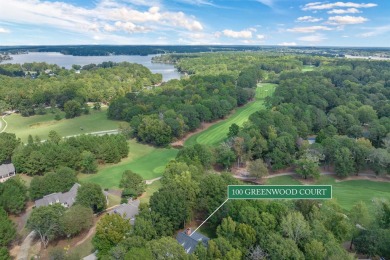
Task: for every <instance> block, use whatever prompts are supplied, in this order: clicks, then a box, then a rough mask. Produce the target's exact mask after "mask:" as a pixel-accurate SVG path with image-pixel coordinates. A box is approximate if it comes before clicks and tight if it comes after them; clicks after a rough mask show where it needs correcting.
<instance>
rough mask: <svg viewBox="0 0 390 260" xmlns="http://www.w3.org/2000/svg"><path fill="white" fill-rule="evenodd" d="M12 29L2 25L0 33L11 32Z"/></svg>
mask: <svg viewBox="0 0 390 260" xmlns="http://www.w3.org/2000/svg"><path fill="white" fill-rule="evenodd" d="M9 32H10V30H8V29H5V28H2V27H0V33H9Z"/></svg>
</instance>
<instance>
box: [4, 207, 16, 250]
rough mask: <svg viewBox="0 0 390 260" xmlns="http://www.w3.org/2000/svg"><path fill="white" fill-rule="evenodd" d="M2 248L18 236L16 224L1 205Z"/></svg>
mask: <svg viewBox="0 0 390 260" xmlns="http://www.w3.org/2000/svg"><path fill="white" fill-rule="evenodd" d="M0 234H1V236H0V248H1V247H3V246H4V247H7V246H8V245H9V243H10V242H11V241H12V240H13V239H14V238H15V236H16V228H15V224H14V223H13V222H12V221H11V220H10V219H9V218H8V214H7V212H6V211H5V210H4V209H3V208H1V207H0ZM0 255H1V254H0Z"/></svg>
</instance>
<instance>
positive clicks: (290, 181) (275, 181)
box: [266, 175, 301, 185]
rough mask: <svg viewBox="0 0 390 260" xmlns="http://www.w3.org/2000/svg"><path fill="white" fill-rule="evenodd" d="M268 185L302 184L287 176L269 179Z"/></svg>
mask: <svg viewBox="0 0 390 260" xmlns="http://www.w3.org/2000/svg"><path fill="white" fill-rule="evenodd" d="M266 184H267V185H299V184H301V182H300V181H298V180H296V179H294V178H293V177H291V176H289V175H287V176H280V177H274V178H269V179H267V180H266Z"/></svg>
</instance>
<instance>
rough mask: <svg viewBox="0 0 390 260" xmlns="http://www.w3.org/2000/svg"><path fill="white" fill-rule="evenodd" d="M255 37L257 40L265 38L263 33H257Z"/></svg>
mask: <svg viewBox="0 0 390 260" xmlns="http://www.w3.org/2000/svg"><path fill="white" fill-rule="evenodd" d="M256 39H258V40H264V39H265V35H263V34H258V35H256Z"/></svg>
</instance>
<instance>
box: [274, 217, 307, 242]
mask: <svg viewBox="0 0 390 260" xmlns="http://www.w3.org/2000/svg"><path fill="white" fill-rule="evenodd" d="M280 226H281V228H282V230H283V233H284V234H285V235H286V236H287V237H289V238H291V239H292V240H293V241H294V242H295V243H298V242H300V241H301V240H302V239H305V238H307V237H308V236H309V235H310V229H309V224H308V223H307V222H306V220H305V218H304V217H303V215H302V213H300V212H290V213H288V214H287V216H286V217H283V219H282V223H281V225H280Z"/></svg>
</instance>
